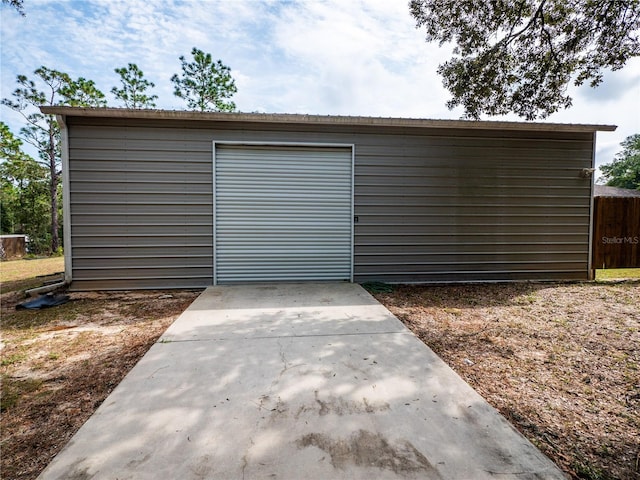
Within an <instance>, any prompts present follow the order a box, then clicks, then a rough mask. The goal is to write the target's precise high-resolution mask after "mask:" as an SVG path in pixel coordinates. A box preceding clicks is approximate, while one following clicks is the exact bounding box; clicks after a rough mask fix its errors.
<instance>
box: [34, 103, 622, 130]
mask: <svg viewBox="0 0 640 480" xmlns="http://www.w3.org/2000/svg"><path fill="white" fill-rule="evenodd" d="M40 110H41V111H42V113H46V114H53V115H66V116H70V117H97V118H137V119H154V120H183V121H186V120H195V121H216V122H255V123H297V124H311V125H313V124H315V125H350V126H385V127H415V128H462V129H482V130H526V131H555V132H558V131H560V132H596V131H605V132H612V131H614V130H615V129H616V128H618V127H617V126H616V125H579V124H569V123H542V122H501V121H474V120H429V119H421V118H384V117H348V116H336V115H304V114H290V113H225V112H193V111H186V110H137V109H128V108H80V107H58V106H56V107H40Z"/></svg>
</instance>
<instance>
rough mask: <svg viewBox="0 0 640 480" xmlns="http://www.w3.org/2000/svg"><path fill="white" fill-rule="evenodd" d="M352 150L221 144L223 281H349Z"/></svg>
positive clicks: (218, 269)
mask: <svg viewBox="0 0 640 480" xmlns="http://www.w3.org/2000/svg"><path fill="white" fill-rule="evenodd" d="M352 163H353V160H352V149H351V147H324V146H320V147H317V146H314V147H307V146H268V145H230V144H216V146H215V168H214V170H215V173H214V176H215V208H214V223H215V232H214V234H215V252H214V258H215V266H214V273H215V278H216V283H218V284H221V283H234V282H263V281H300V280H301V281H303V280H350V279H351V269H352V258H351V257H352V254H351V252H352V244H351V242H352V218H353V217H352V215H353V214H352V202H353V200H352V197H353V194H352Z"/></svg>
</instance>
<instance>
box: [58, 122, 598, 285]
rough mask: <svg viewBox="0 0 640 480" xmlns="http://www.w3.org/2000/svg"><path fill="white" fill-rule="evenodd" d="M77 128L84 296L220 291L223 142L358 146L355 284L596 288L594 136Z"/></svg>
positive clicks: (170, 125)
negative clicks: (216, 173) (218, 176)
mask: <svg viewBox="0 0 640 480" xmlns="http://www.w3.org/2000/svg"><path fill="white" fill-rule="evenodd" d="M70 121H71V122H70V125H71V127H70V130H69V132H70V143H71V151H70V156H71V162H70V163H71V177H72V178H71V194H72V210H73V211H72V226H73V230H72V232H73V240H72V244H73V246H74V250H73V255H74V279H75V282H74V286H77V287H78V288H134V287H138V288H159V287H162V286H166V287H169V286H171V287H176V286H204V285H209V284H211V282H212V280H213V279H212V273H211V266H212V263H213V260H212V235H211V231H212V230H213V227H212V219H211V211H212V194H211V186H210V183H211V178H212V165H211V158H212V145H211V142H212V140H214V139H215V140H220V141H223V140H226V141H262V142H319V143H341V144H355V145H356V148H355V151H356V157H355V187H354V188H355V197H354V215H355V216H356V217H358V222H357V223H356V224H355V238H354V280H355V281H368V280H379V281H388V282H452V281H502V280H536V279H540V280H553V279H586V278H587V277H588V251H589V245H588V242H589V205H590V180H589V179H585V178H582V177H580V170H581V169H582V168H589V167H590V166H591V156H592V150H593V148H592V134H591V133H563V132H526V131H522V132H521V131H504V132H500V131H484V130H445V129H432V130H417V129H410V128H393V129H392V128H371V127H365V126H361V127H353V126H331V127H329V126H325V127H323V126H308V125H307V126H300V125H269V126H265V125H257V124H254V125H250V124H248V125H242V128H241V129H240V127H238V128H237V129H235V130H234V129H230V127H229V126H228V125H224V124H209V123H206V122H197V123H196V122H190V123H184V122H175V121H163V122H157V121H149V120H141V121H131V120H126V119H109V120H101V119H90V118H85V119H70ZM79 124H81V125H79ZM92 125H93V126H92ZM265 128H269V130H265ZM92 172H93V173H92ZM103 180H105V181H104V182H103ZM92 182H93V183H92ZM207 182H208V183H207ZM89 187H90V188H89ZM103 187H104V188H103ZM114 187H115V188H114ZM183 187H184V189H183V190H181V188H183ZM91 189H94V191H91ZM110 189H111V190H110ZM165 190H166V191H171V192H172V193H171V194H165V193H164V192H165ZM109 192H112V193H109ZM119 217H122V219H119ZM100 225H104V226H108V227H111V228H112V229H113V230H112V231H111V232H110V233H108V235H107V236H104V235H102V233H96V232H103V231H104V230H102V229H101V227H100ZM134 226H135V229H137V230H136V232H137V233H136V235H130V234H129V233H130V232H132V231H133V230H130V228H133V227H134ZM140 230H142V232H140ZM83 232H84V233H83ZM76 233H78V235H76ZM140 233H143V234H142V235H141V234H140ZM105 256H106V258H107V259H108V261H107V262H105V263H103V265H102V266H100V261H101V260H100V259H102V258H105ZM142 257H144V258H146V260H144V261H143V260H141V258H142ZM156 257H157V258H158V259H159V260H158V263H157V264H156V267H157V269H158V271H163V273H164V275H165V276H166V278H156V277H154V276H153V272H152V271H150V270H149V269H148V267H149V264H148V263H147V262H151V263H152V264H153V261H152V260H151V259H153V258H156ZM165 258H171V260H167V261H165V260H163V259H165ZM176 258H178V259H185V260H184V262H185V263H187V262H195V263H196V264H197V265H200V267H198V266H196V265H193V266H188V265H183V266H182V267H180V268H173V267H172V268H170V269H169V271H170V272H173V273H172V274H167V270H166V269H167V265H174V264H175V262H178V263H179V260H176ZM187 259H188V260H187ZM197 259H199V260H197ZM109 262H113V263H112V265H113V267H114V268H113V269H110V267H109V265H110V263H109ZM119 262H121V263H119ZM121 264H124V265H127V266H128V267H131V268H128V269H122V268H121V267H120V265H121ZM205 265H208V268H209V272H208V273H206V269H207V267H205ZM76 267H79V268H76ZM199 269H200V270H199ZM142 272H144V274H143V273H142ZM83 276H86V277H88V278H93V279H95V280H88V279H85V280H80V278H82V277H83ZM139 277H143V278H139Z"/></svg>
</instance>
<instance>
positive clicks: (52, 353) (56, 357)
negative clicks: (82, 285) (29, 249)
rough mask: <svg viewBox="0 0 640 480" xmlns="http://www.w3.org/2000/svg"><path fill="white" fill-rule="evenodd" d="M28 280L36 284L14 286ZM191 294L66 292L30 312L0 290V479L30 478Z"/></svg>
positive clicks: (195, 293) (186, 303)
mask: <svg viewBox="0 0 640 480" xmlns="http://www.w3.org/2000/svg"><path fill="white" fill-rule="evenodd" d="M54 260H58V259H54ZM34 261H36V262H37V260H34ZM3 265H4V264H3ZM51 268H52V269H53V267H51ZM38 274H41V270H39V271H38ZM30 281H31V282H32V283H33V282H34V281H35V283H36V284H37V283H38V282H37V281H36V280H34V279H28V278H27V279H23V280H18V282H30ZM41 281H42V279H40V283H41ZM198 295H199V292H198V291H185V290H178V291H162V292H159V291H144V292H109V293H101V292H92V293H74V294H71V296H72V301H71V302H69V303H66V304H64V305H60V306H58V307H53V308H49V309H45V310H35V311H34V310H15V308H14V307H15V304H16V303H17V302H18V301H20V300H22V298H21V296H20V295H18V294H17V293H16V292H14V291H9V292H4V290H3V294H2V295H1V297H0V304H1V308H2V325H1V328H0V330H1V331H0V333H1V334H2V343H1V350H0V374H1V376H2V395H1V396H0V399H1V405H0V407H1V410H2V416H1V419H0V446H1V448H2V455H1V456H0V471H2V478H7V479H13V480H27V479H34V478H36V477H37V476H38V475H39V473H40V472H41V471H42V470H43V469H44V467H46V466H47V464H48V463H49V462H50V461H51V459H52V458H53V457H54V456H55V455H56V454H57V453H58V452H59V451H60V450H61V449H62V447H64V445H65V444H66V443H67V441H68V440H69V439H70V438H71V436H72V435H73V434H74V433H75V432H76V431H77V430H78V428H80V426H81V425H82V424H83V423H84V422H85V421H86V420H87V419H88V418H89V416H91V414H92V413H93V412H94V411H95V409H96V408H97V407H98V406H99V405H100V404H101V403H102V401H103V400H104V399H105V398H106V397H107V395H108V394H109V393H110V392H111V391H112V390H113V388H115V386H116V385H117V384H118V383H120V381H121V380H122V378H123V377H124V376H125V375H126V374H127V373H128V372H129V370H130V369H131V368H132V367H133V366H134V365H135V364H136V363H137V362H138V360H139V359H140V358H141V357H142V356H143V355H144V354H145V353H146V351H147V350H148V349H149V347H150V346H151V345H152V344H153V343H154V342H155V341H156V340H157V339H158V337H159V336H160V335H161V334H162V333H163V332H164V330H165V329H166V328H167V327H168V326H169V325H170V324H171V323H172V322H173V321H174V320H175V319H176V318H177V316H178V315H179V314H180V313H182V312H183V311H184V310H185V309H186V308H187V306H189V304H190V303H191V302H192V301H193V300H194V299H195V298H196V297H197V296H198Z"/></svg>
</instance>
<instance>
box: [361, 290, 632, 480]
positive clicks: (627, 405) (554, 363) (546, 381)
mask: <svg viewBox="0 0 640 480" xmlns="http://www.w3.org/2000/svg"><path fill="white" fill-rule="evenodd" d="M374 295H375V296H376V298H377V299H378V300H379V301H381V302H382V303H383V304H384V305H386V306H387V308H389V310H391V311H392V312H393V313H394V314H395V315H396V316H397V317H398V318H400V319H401V320H402V321H403V322H404V323H405V324H406V325H407V326H408V327H409V328H410V329H411V330H412V331H413V332H414V333H415V334H416V335H417V336H418V337H419V338H420V339H422V340H423V341H424V342H425V343H426V344H427V345H428V346H429V347H431V348H432V349H433V350H434V351H435V352H436V353H437V354H438V355H440V357H442V358H443V359H444V360H445V362H447V363H448V364H449V365H450V366H451V367H452V368H453V369H454V370H455V371H456V372H457V373H458V374H460V375H461V376H462V377H463V378H464V379H465V380H466V381H467V382H468V383H469V384H471V385H472V386H473V387H474V388H475V389H476V390H477V391H478V392H479V393H480V394H481V395H482V396H483V397H484V398H486V399H487V401H489V403H491V404H492V405H493V406H494V407H495V408H497V409H498V410H499V411H500V412H501V413H502V414H503V415H504V416H505V417H506V418H507V419H509V421H511V422H512V423H513V424H514V425H515V426H516V427H517V428H518V429H519V430H520V431H521V432H522V433H523V434H524V435H525V436H526V437H527V438H529V440H531V442H532V443H533V444H535V445H536V446H537V447H538V448H540V449H541V450H542V451H543V452H544V453H546V454H547V455H548V456H549V457H550V458H552V459H553V460H554V461H555V462H556V463H557V464H558V465H559V466H560V467H561V468H562V469H563V470H564V471H565V472H566V473H567V474H569V475H570V476H571V477H572V478H574V479H591V480H598V479H620V480H622V479H625V480H632V479H640V468H639V463H640V443H639V442H638V438H640V414H639V413H638V412H639V411H640V308H639V306H640V283H638V282H635V283H633V282H631V283H621V284H608V283H584V284H505V285H495V284H491V285H462V286H430V287H427V286H399V287H397V288H395V289H394V290H393V291H392V292H389V293H386V292H377V293H374Z"/></svg>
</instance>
